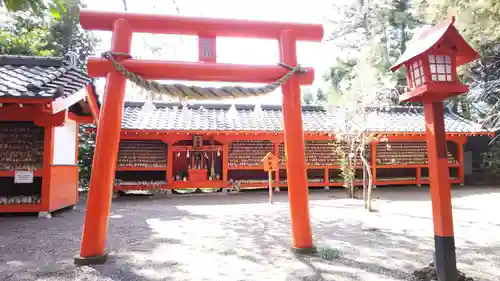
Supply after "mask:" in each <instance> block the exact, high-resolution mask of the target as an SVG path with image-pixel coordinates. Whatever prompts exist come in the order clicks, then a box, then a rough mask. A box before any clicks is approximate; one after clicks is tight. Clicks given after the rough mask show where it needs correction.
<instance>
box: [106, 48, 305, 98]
mask: <svg viewBox="0 0 500 281" xmlns="http://www.w3.org/2000/svg"><path fill="white" fill-rule="evenodd" d="M115 56H126V57H128V58H131V56H130V55H129V54H126V53H119V52H110V51H107V52H104V53H103V54H102V57H103V58H105V59H107V60H109V61H110V62H111V64H112V65H113V67H114V68H115V69H116V71H118V72H119V73H120V74H121V75H123V76H124V77H125V78H127V79H128V80H130V81H131V82H132V83H134V84H136V85H137V86H139V87H141V88H142V89H144V90H147V91H150V92H153V93H156V94H161V95H166V96H169V97H172V98H180V99H183V100H222V99H231V98H245V97H256V96H263V95H266V94H269V93H271V92H273V91H275V90H276V89H277V88H279V87H280V86H281V85H283V84H285V83H286V82H287V81H288V80H289V79H290V78H291V77H292V76H293V75H294V74H303V73H306V72H307V70H306V69H304V68H303V67H301V66H300V65H296V66H290V65H287V64H284V63H279V64H278V65H279V66H281V67H284V68H286V69H288V70H289V71H288V72H287V73H286V74H285V75H283V76H282V77H281V78H279V79H278V80H276V81H275V82H272V83H269V84H267V85H264V86H261V87H252V88H248V87H239V86H225V87H218V88H216V87H197V86H187V85H183V84H162V83H159V82H157V81H154V80H147V79H144V78H142V77H141V76H140V75H138V74H135V73H133V72H130V71H128V70H127V69H125V67H124V66H123V65H122V64H120V63H119V62H118V61H117V60H115Z"/></svg>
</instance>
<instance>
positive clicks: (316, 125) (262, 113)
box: [122, 102, 487, 133]
mask: <svg viewBox="0 0 500 281" xmlns="http://www.w3.org/2000/svg"><path fill="white" fill-rule="evenodd" d="M143 104H144V103H143V102H127V103H126V104H125V109H124V116H123V119H122V128H123V129H142V130H169V131H272V132H277V131H282V130H283V117H282V112H281V106H276V105H262V106H260V107H256V106H255V105H234V106H233V107H232V106H231V105H229V104H194V105H188V106H187V108H183V107H182V106H181V105H180V104H179V103H155V107H156V108H155V109H154V110H153V111H151V112H149V113H148V112H143V111H142V105H143ZM302 116H303V117H302V120H303V128H304V131H305V132H334V131H335V130H336V127H335V116H333V114H331V113H328V112H327V111H325V110H324V109H323V108H322V107H319V106H303V107H302ZM367 120H368V121H367V122H366V126H367V128H366V129H367V131H370V132H415V133H418V132H425V121H424V113H423V108H422V107H411V108H410V107H401V106H397V107H391V108H388V109H384V108H382V107H372V108H370V113H368V118H367ZM445 123H446V131H447V132H450V133H452V132H453V133H479V132H487V130H485V129H482V128H481V126H480V125H479V124H477V123H474V122H471V121H468V120H465V119H463V118H461V117H459V116H457V115H455V114H452V113H451V112H449V111H447V112H446V114H445Z"/></svg>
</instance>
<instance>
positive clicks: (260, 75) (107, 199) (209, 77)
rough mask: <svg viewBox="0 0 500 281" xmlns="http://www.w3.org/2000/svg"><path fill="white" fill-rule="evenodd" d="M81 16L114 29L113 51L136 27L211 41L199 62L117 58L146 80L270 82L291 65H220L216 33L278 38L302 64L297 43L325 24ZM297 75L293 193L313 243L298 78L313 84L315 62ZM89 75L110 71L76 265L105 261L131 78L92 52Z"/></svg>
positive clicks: (292, 95) (302, 232) (300, 223)
mask: <svg viewBox="0 0 500 281" xmlns="http://www.w3.org/2000/svg"><path fill="white" fill-rule="evenodd" d="M80 23H81V25H82V27H83V28H84V29H86V30H105V31H112V32H113V37H112V42H111V51H112V52H117V53H126V54H129V53H130V48H131V42H132V34H133V33H134V32H144V33H157V34H177V35H195V36H198V38H199V39H200V40H199V41H200V48H201V47H202V46H204V45H203V44H206V43H208V46H209V49H208V52H201V50H200V62H177V61H175V62H174V61H158V60H137V59H130V58H126V57H124V56H120V57H117V58H116V59H117V60H119V61H120V63H121V64H122V65H123V66H124V67H125V68H127V69H128V70H129V71H132V72H134V73H136V74H139V75H141V76H142V77H144V78H146V79H158V80H160V79H171V80H192V81H229V82H255V83H269V82H274V81H276V79H277V78H279V77H281V76H283V75H284V74H285V73H286V72H287V70H286V69H284V68H282V67H280V66H269V65H266V66H258V65H239V64H222V63H216V62H215V58H216V56H215V38H216V37H251V38H262V39H276V40H277V41H278V43H279V47H280V61H281V62H283V63H285V64H287V65H291V66H295V65H297V55H296V42H297V41H299V40H304V41H313V42H320V41H321V40H322V38H323V27H322V25H319V24H297V23H279V22H265V21H247V20H229V19H211V18H197V17H180V16H165V15H151V14H132V13H116V12H100V11H89V10H82V11H81V13H80ZM306 69H307V73H305V74H303V75H300V76H296V77H292V78H291V79H290V80H288V82H286V83H285V84H284V85H283V86H282V92H283V117H284V118H283V119H284V134H285V149H286V154H287V175H288V184H289V186H288V193H289V200H290V213H291V227H292V239H293V247H294V248H295V249H303V250H307V249H312V248H313V244H312V233H311V225H310V219H309V194H308V189H307V177H306V165H305V160H304V135H303V131H302V109H301V99H300V87H299V85H300V84H302V85H310V84H312V82H313V80H314V69H312V68H306ZM88 73H89V75H90V76H91V77H107V83H106V88H105V92H104V98H103V106H102V109H101V118H100V121H99V124H98V128H97V138H96V147H95V152H94V161H93V165H92V166H93V168H92V175H91V178H90V190H89V194H88V201H87V211H86V214H85V223H84V227H83V235H82V244H81V249H80V255H79V256H78V257H76V258H75V263H77V264H96V263H104V262H105V261H106V253H105V246H106V235H107V227H108V217H109V212H110V207H111V197H112V185H113V181H114V174H115V167H116V161H117V152H118V144H119V138H120V128H121V119H122V114H123V105H124V96H125V82H126V78H124V77H123V76H122V75H121V74H120V73H118V72H117V71H115V70H114V68H113V67H112V65H111V63H110V62H109V61H107V60H105V59H103V58H90V59H89V62H88Z"/></svg>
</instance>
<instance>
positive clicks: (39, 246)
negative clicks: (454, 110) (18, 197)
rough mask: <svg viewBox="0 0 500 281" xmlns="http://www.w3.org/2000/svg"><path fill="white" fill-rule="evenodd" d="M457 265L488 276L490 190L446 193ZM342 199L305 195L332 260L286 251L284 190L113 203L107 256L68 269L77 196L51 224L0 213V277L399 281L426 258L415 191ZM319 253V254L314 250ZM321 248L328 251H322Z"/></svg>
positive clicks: (497, 247)
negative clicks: (368, 203) (365, 203)
mask: <svg viewBox="0 0 500 281" xmlns="http://www.w3.org/2000/svg"><path fill="white" fill-rule="evenodd" d="M453 193H454V194H453V195H454V200H453V204H454V216H455V235H456V244H457V257H458V262H459V263H458V267H459V269H460V270H462V271H463V272H464V273H466V274H467V275H468V276H470V277H473V278H474V280H476V281H481V280H484V281H486V280H500V277H499V276H500V268H499V266H498V265H499V264H500V235H499V233H500V218H499V216H498V214H497V212H495V211H494V210H498V207H497V206H498V202H500V189H494V188H486V187H484V188H479V187H470V188H456V189H455V190H454V192H453ZM344 194H345V192H343V191H340V190H335V191H328V192H324V191H313V192H311V196H310V199H311V202H310V207H311V220H312V227H313V233H314V241H315V244H316V246H317V247H318V248H319V249H338V250H339V251H340V257H337V258H334V259H333V260H330V261H328V260H325V259H322V258H320V257H299V256H295V255H294V254H293V253H292V252H291V251H290V245H291V241H290V227H289V222H290V221H289V209H288V204H287V201H286V200H287V196H286V195H287V194H286V192H281V193H279V194H275V197H274V198H275V201H276V202H275V204H273V205H270V204H268V203H267V194H266V192H259V193H255V192H253V193H243V194H236V195H228V194H200V195H182V196H179V195H177V196H170V197H167V196H157V197H154V198H148V197H137V196H134V197H128V196H127V197H122V198H119V199H116V200H115V201H114V202H113V207H112V211H111V212H112V214H111V219H110V220H111V221H110V227H109V236H108V237H109V239H108V249H109V252H110V254H111V256H110V260H109V261H108V262H107V263H106V264H105V265H101V266H92V267H89V266H84V267H75V266H74V265H73V260H72V258H73V256H74V255H75V254H76V253H77V252H78V249H79V243H80V237H81V230H82V223H83V216H84V209H85V204H84V200H82V202H80V204H79V205H78V206H77V209H76V210H74V211H73V210H70V211H65V212H60V213H57V214H55V215H54V217H53V218H52V219H38V218H36V217H29V216H2V217H0V280H2V281H3V280H23V281H24V280H30V281H56V280H57V281H69V280H76V281H94V280H95V281H97V280H102V281H112V280H113V281H118V280H120V281H132V280H147V281H149V280H151V281H152V280H207V281H208V280H213V281H225V280H231V281H236V280H259V281H262V280H286V281H298V280H308V281H319V280H335V281H344V280H346V281H347V280H349V281H352V280H368V281H372V280H381V281H389V280H408V278H409V273H410V272H412V271H413V270H415V269H417V268H420V267H424V266H426V265H428V264H429V262H431V261H432V260H431V257H432V249H433V232H432V219H431V209H430V202H429V199H428V192H427V190H426V189H425V188H423V187H421V188H412V187H404V188H380V189H377V190H376V191H375V192H374V195H375V197H377V198H379V199H376V200H374V203H373V205H374V207H375V208H376V209H377V210H378V211H377V212H374V213H367V212H365V211H364V210H363V208H362V201H361V200H351V199H346V198H345V195H344ZM321 251H323V250H321ZM326 252H327V253H328V252H335V250H333V251H332V250H329V251H326Z"/></svg>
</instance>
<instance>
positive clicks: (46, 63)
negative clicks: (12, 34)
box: [0, 55, 92, 98]
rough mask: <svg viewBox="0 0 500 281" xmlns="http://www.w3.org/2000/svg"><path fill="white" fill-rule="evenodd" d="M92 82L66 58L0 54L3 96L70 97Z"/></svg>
mask: <svg viewBox="0 0 500 281" xmlns="http://www.w3.org/2000/svg"><path fill="white" fill-rule="evenodd" d="M91 82H92V80H91V79H90V78H89V77H88V76H87V75H86V74H85V73H84V72H82V71H81V70H79V69H77V68H75V67H72V66H68V65H67V64H66V63H65V62H64V60H63V58H58V57H33V56H7V55H0V97H12V98H57V97H60V96H70V95H72V94H74V93H75V92H77V91H79V90H80V89H82V88H83V87H85V86H86V85H88V84H89V83H91Z"/></svg>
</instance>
